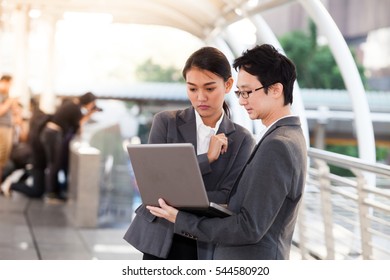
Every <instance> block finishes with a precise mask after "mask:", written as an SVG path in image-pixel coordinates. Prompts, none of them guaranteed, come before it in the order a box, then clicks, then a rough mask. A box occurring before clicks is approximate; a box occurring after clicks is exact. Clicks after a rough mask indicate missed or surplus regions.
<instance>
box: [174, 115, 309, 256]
mask: <svg viewBox="0 0 390 280" xmlns="http://www.w3.org/2000/svg"><path fill="white" fill-rule="evenodd" d="M306 158H307V151H306V144H305V139H304V137H303V133H302V130H301V127H300V121H299V118H298V117H287V118H284V119H281V120H279V121H278V122H276V123H275V124H274V125H273V126H272V127H270V129H269V130H268V131H267V132H266V134H265V135H264V136H263V138H262V140H261V141H260V142H259V144H258V145H257V146H256V147H255V149H254V150H253V152H252V154H251V156H250V158H249V160H248V162H247V163H246V166H245V168H244V169H243V171H242V172H241V173H240V175H239V179H238V181H237V182H236V183H235V185H234V188H233V191H232V195H231V198H230V200H229V209H230V210H232V211H233V212H235V213H237V214H236V215H233V216H230V217H227V218H224V219H215V218H204V217H199V216H196V215H192V214H189V213H185V212H182V211H180V212H179V214H178V216H177V219H176V223H175V228H174V230H175V232H176V233H178V234H182V235H184V236H187V237H188V236H192V237H193V238H195V239H197V240H201V241H206V242H212V243H215V244H216V248H215V251H214V259H288V258H289V253H290V246H291V241H292V235H293V232H294V227H295V223H296V219H297V214H298V207H299V202H300V201H301V198H302V194H303V189H304V185H305V177H306Z"/></svg>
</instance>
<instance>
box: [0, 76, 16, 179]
mask: <svg viewBox="0 0 390 280" xmlns="http://www.w3.org/2000/svg"><path fill="white" fill-rule="evenodd" d="M11 85H12V76H10V75H3V76H1V78H0V184H1V183H2V178H3V169H4V167H5V166H6V164H7V162H8V161H9V158H10V154H11V149H12V136H13V129H12V114H13V111H14V110H15V106H17V100H16V99H15V98H10V97H9V91H10V88H11Z"/></svg>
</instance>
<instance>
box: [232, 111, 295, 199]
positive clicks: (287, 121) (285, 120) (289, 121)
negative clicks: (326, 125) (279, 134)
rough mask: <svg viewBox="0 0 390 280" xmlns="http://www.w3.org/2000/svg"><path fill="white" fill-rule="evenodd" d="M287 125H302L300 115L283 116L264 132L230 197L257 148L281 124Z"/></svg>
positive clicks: (236, 183) (235, 184)
mask: <svg viewBox="0 0 390 280" xmlns="http://www.w3.org/2000/svg"><path fill="white" fill-rule="evenodd" d="M286 125H291V126H295V125H298V126H300V125H301V122H300V120H299V118H298V117H287V118H283V119H281V120H279V121H277V122H276V123H275V124H273V125H272V126H271V127H270V128H269V129H268V130H267V132H266V133H265V134H264V136H263V137H262V138H261V139H260V141H259V143H257V145H256V146H255V147H254V148H253V151H252V153H251V155H250V156H249V158H248V161H247V162H246V164H245V166H244V167H243V168H242V169H241V172H240V174H239V175H238V177H237V179H236V182H235V183H234V185H233V188H232V190H231V191H230V195H229V197H230V198H231V197H232V195H234V193H235V192H236V190H237V185H238V183H239V182H240V179H241V177H242V174H243V173H244V171H245V169H246V167H247V165H248V164H249V163H250V162H251V160H252V159H253V157H254V156H255V154H256V153H257V150H258V149H259V147H260V145H261V143H262V142H263V141H264V139H265V138H266V137H267V136H268V135H270V134H271V133H272V132H273V131H274V130H275V129H277V128H278V127H280V126H286Z"/></svg>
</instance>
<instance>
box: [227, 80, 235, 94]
mask: <svg viewBox="0 0 390 280" xmlns="http://www.w3.org/2000/svg"><path fill="white" fill-rule="evenodd" d="M233 83H234V80H233V78H232V77H230V78H229V79H228V80H227V81H226V82H225V92H226V93H229V92H230V90H231V89H232V87H233Z"/></svg>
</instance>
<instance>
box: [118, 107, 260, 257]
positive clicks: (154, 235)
mask: <svg viewBox="0 0 390 280" xmlns="http://www.w3.org/2000/svg"><path fill="white" fill-rule="evenodd" d="M218 133H225V134H226V135H227V137H228V151H227V152H226V153H225V154H223V155H221V156H220V157H219V158H218V160H216V161H215V162H213V163H211V164H210V163H209V162H208V159H207V154H201V155H198V162H199V166H200V170H201V173H202V176H203V181H204V184H205V187H206V190H207V194H208V197H209V200H210V201H213V202H216V203H223V204H226V203H227V199H228V197H229V194H230V192H231V189H232V187H233V184H234V182H235V180H236V179H237V176H238V175H239V173H240V171H241V169H242V168H243V166H244V165H245V163H246V161H247V160H248V158H249V155H250V153H251V151H252V149H253V147H254V144H255V140H254V138H253V136H252V134H251V133H250V132H249V131H247V130H246V129H245V128H243V127H241V126H239V125H237V124H235V123H233V122H232V121H231V120H230V119H229V118H227V117H226V116H225V117H224V118H223V120H222V122H221V124H220V127H219V130H218ZM196 139H197V134H196V120H195V111H194V109H193V108H192V107H190V108H187V109H185V110H178V111H164V112H161V113H158V114H156V115H155V117H154V120H153V124H152V128H151V131H150V136H149V143H192V144H193V145H194V146H195V147H196ZM136 214H137V215H136V217H135V218H134V220H133V222H132V223H131V225H130V227H129V229H128V230H127V232H126V234H125V236H124V239H125V240H126V241H127V242H129V243H130V244H131V245H133V246H134V247H135V248H136V249H138V250H140V251H141V252H143V253H148V254H151V255H154V256H157V257H160V258H166V257H167V255H168V253H169V251H170V248H171V244H172V238H173V235H174V232H173V224H172V223H170V222H168V221H166V220H165V219H160V218H157V217H155V216H154V215H152V214H151V213H150V212H149V211H148V210H147V209H146V207H145V206H144V205H141V206H140V207H139V208H138V209H137V210H136Z"/></svg>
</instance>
